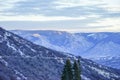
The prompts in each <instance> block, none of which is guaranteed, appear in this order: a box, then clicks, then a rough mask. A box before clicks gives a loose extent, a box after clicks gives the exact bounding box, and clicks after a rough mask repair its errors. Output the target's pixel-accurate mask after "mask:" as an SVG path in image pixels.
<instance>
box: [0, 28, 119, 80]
mask: <svg viewBox="0 0 120 80" xmlns="http://www.w3.org/2000/svg"><path fill="white" fill-rule="evenodd" d="M0 47H1V48H0V56H1V58H0V66H4V67H0V70H1V72H0V79H3V80H10V79H12V80H16V79H17V80H46V79H47V80H60V75H61V71H62V68H63V66H64V62H65V60H66V59H67V58H70V59H71V60H72V61H73V60H74V59H77V57H75V56H73V55H69V54H67V55H65V54H64V53H62V52H58V51H54V50H51V49H48V48H45V47H42V46H38V45H35V44H33V43H31V42H30V41H28V40H26V39H23V38H21V37H19V36H17V35H14V34H13V33H10V32H8V31H5V30H2V29H0ZM15 50H17V51H15ZM50 57H52V58H50ZM79 59H80V61H81V65H82V79H83V80H96V79H98V78H99V79H102V80H110V79H113V80H119V78H120V72H119V70H117V69H113V68H109V67H105V66H102V65H98V64H96V63H94V62H92V61H91V60H88V59H83V58H81V57H79ZM3 68H4V69H3ZM8 72H9V73H11V74H9V73H8ZM5 74H6V75H5Z"/></svg>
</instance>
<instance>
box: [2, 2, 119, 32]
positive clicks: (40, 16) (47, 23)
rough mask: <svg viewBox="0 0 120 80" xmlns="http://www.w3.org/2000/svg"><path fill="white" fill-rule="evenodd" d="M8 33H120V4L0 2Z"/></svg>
mask: <svg viewBox="0 0 120 80" xmlns="http://www.w3.org/2000/svg"><path fill="white" fill-rule="evenodd" d="M0 26H1V27H3V28H5V29H22V30H24V29H26V30H28V29H29V30H31V29H32V30H63V31H70V32H101V31H102V32H106V31H107V32H111V31H112V32H120V0H0Z"/></svg>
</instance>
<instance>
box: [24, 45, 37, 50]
mask: <svg viewBox="0 0 120 80" xmlns="http://www.w3.org/2000/svg"><path fill="white" fill-rule="evenodd" d="M26 46H27V47H28V48H29V49H31V51H33V52H36V50H34V49H33V48H31V47H30V46H29V45H26Z"/></svg>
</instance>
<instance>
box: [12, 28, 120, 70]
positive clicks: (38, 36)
mask: <svg viewBox="0 0 120 80" xmlns="http://www.w3.org/2000/svg"><path fill="white" fill-rule="evenodd" d="M12 32H13V33H15V34H17V35H19V36H22V37H23V38H25V39H28V40H30V41H32V42H34V43H35V44H38V45H42V46H45V47H47V48H50V49H54V50H57V51H62V52H68V53H72V54H74V55H80V56H83V57H85V58H90V59H93V60H94V61H97V62H99V63H101V64H103V62H101V61H99V60H101V59H103V58H104V60H106V61H109V63H112V66H111V65H110V64H107V63H106V64H105V63H104V65H107V66H110V67H114V68H120V67H119V66H116V64H117V65H119V62H118V61H119V60H118V59H120V58H119V57H120V33H119V32H118V33H114V32H101V33H68V32H62V31H49V30H46V31H45V30H38V31H36V30H34V31H27V30H26V31H25V30H24V31H20V30H14V31H12ZM112 57H114V58H112ZM111 58H112V60H110V59H111ZM115 58H117V61H115V60H116V59H115ZM112 61H114V63H113V62H112Z"/></svg>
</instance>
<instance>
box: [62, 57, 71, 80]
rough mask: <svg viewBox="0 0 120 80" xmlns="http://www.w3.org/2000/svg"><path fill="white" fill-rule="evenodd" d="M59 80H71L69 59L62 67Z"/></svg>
mask: <svg viewBox="0 0 120 80" xmlns="http://www.w3.org/2000/svg"><path fill="white" fill-rule="evenodd" d="M61 80H73V73H72V65H71V62H70V60H69V59H67V61H66V64H65V66H64V69H63V73H62V77H61Z"/></svg>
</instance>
